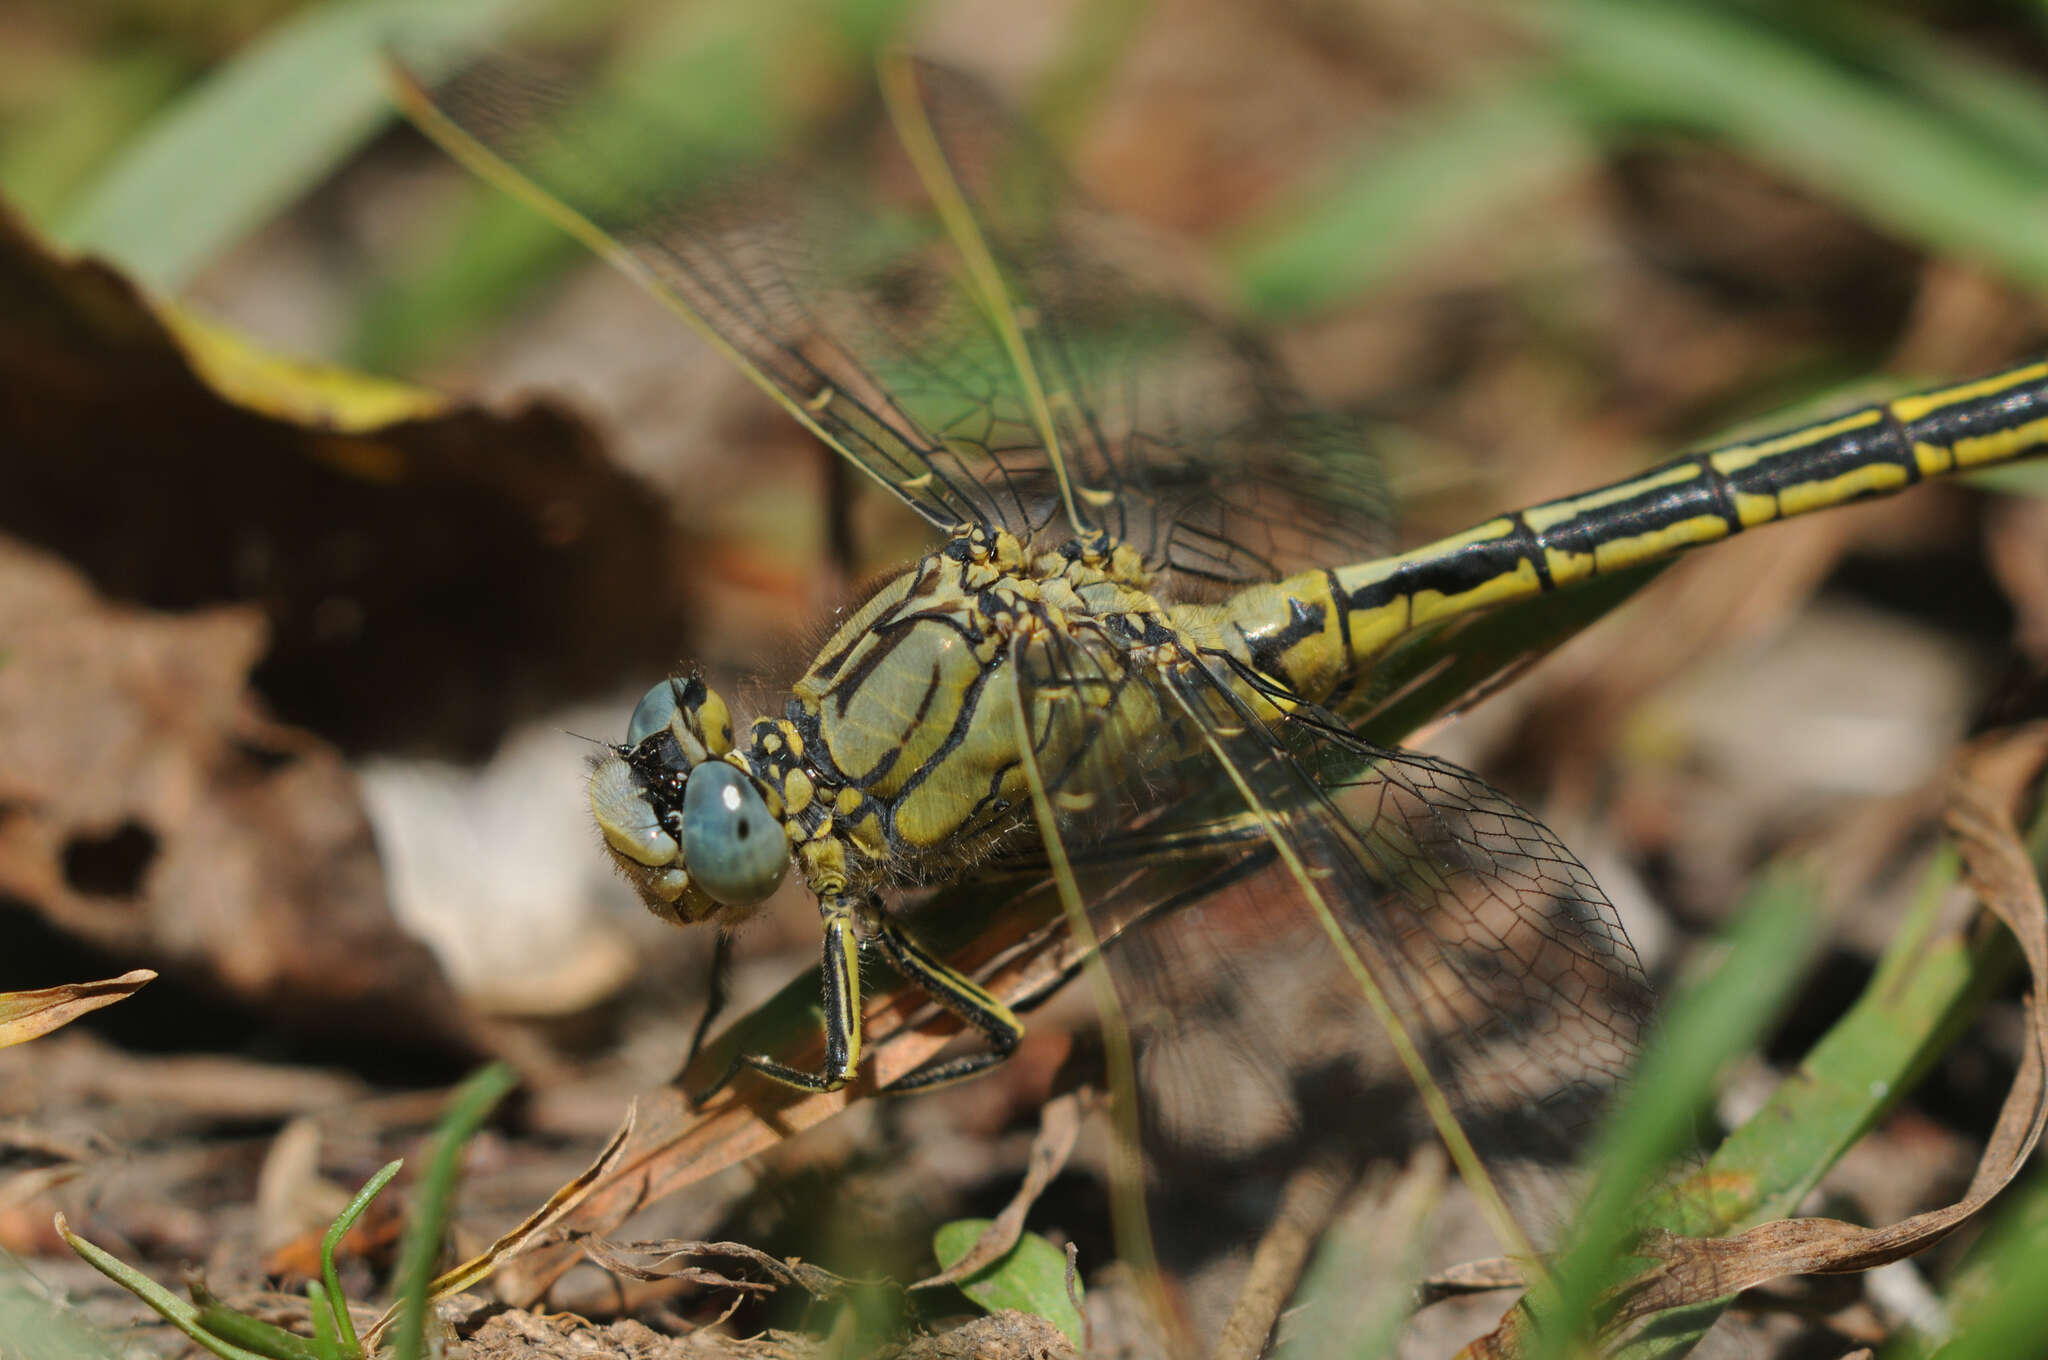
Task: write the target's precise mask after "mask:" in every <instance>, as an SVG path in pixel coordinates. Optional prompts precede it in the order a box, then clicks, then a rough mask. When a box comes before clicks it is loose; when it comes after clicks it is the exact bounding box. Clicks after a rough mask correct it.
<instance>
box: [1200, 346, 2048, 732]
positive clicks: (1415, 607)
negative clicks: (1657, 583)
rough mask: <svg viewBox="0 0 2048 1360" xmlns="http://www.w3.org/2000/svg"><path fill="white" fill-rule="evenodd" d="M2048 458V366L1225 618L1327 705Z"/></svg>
mask: <svg viewBox="0 0 2048 1360" xmlns="http://www.w3.org/2000/svg"><path fill="white" fill-rule="evenodd" d="M2044 447H2048V364H2030V365H2027V366H2025V367H2022V368H2016V369H2012V370H2010V371H2008V372H2005V373H2001V374H1996V375H1994V376H1992V377H1988V378H1982V379H1979V380H1977V381H1975V382H1969V383H1962V384H1958V385H1956V386H1953V387H1947V388H1942V389H1938V390H1936V391H1932V392H1926V393H1922V394H1919V395H1916V396H1910V397H1902V398H1899V399H1898V400H1896V401H1890V402H1883V403H1878V404H1875V405H1871V406H1866V407H1863V408H1861V409H1859V410H1855V411H1851V412H1848V413H1847V414H1845V415H1840V416H1835V417H1832V418H1830V419H1827V420H1822V421H1816V422H1814V423H1812V424H1809V425H1803V426H1800V427H1797V428H1795V429H1792V430H1788V431H1784V432H1781V433H1778V434H1774V435H1769V436H1766V437H1763V438H1759V439H1753V440H1747V441H1744V442H1741V443H1735V444H1728V445H1724V446H1722V447H1720V448H1715V449H1710V450H1707V451H1706V452H1703V453H1697V454H1691V455H1688V456H1686V457H1683V458H1678V459H1675V460H1673V461H1671V462H1669V463H1665V464H1663V465H1662V466H1659V467H1656V468H1653V469H1651V470H1650V471H1648V472H1645V473H1643V474H1641V475H1639V476H1636V477H1630V478H1627V479H1625V480H1623V481H1619V482H1615V483H1612V484H1610V485H1608V486H1604V487H1599V488H1596V489H1594V490H1592V491H1587V492H1583V493H1581V494H1579V495H1576V496H1569V497H1566V498H1564V499H1562V500H1555V501H1547V502H1545V503H1543V504H1541V505H1534V506H1531V507H1529V508H1528V509H1525V510H1519V511H1516V512H1514V513H1512V514H1507V515H1502V516H1499V517H1498V518H1495V519H1490V520H1488V521H1486V522H1485V523H1483V524H1480V525H1476V526H1474V527H1473V528H1471V529H1468V530H1466V531H1465V532H1463V533H1460V534H1454V535H1452V536H1451V537H1449V538H1445V539H1442V540H1439V541H1438V542H1435V543H1431V544H1428V545H1426V546H1424V547H1420V548H1416V549H1414V550H1412V551H1410V552H1406V553H1402V554H1400V555H1398V556H1395V557H1387V558H1381V559H1378V560H1375V561H1371V562H1361V563H1355V564H1352V565H1349V566H1342V567H1337V568H1335V569H1334V570H1319V571H1310V572H1303V573H1301V574H1299V575H1296V576H1292V577H1289V578H1288V579H1287V580H1285V581H1282V582H1280V583H1279V584H1278V586H1276V587H1255V588H1253V589H1251V590H1247V591H1245V592H1243V593H1241V594H1240V595H1238V596H1236V597H1235V598H1233V599H1232V600H1231V601H1229V602H1228V603H1226V604H1225V605H1224V606H1222V608H1221V615H1222V618H1221V621H1220V622H1221V628H1222V631H1223V633H1224V634H1225V636H1226V638H1227V640H1228V642H1229V644H1230V645H1231V646H1232V649H1233V650H1234V651H1238V652H1239V653H1240V655H1242V656H1243V657H1245V658H1246V659H1249V660H1250V661H1251V662H1252V663H1253V664H1254V665H1256V666H1258V668H1259V669H1260V670H1262V671H1264V672H1265V673H1267V674H1269V675H1272V676H1274V677H1275V678H1277V679H1280V680H1283V681H1285V682H1286V683H1288V684H1289V685H1290V686H1291V687H1292V688H1294V689H1295V690H1296V691H1297V692H1299V693H1301V694H1302V695H1304V696H1305V697H1308V698H1313V699H1320V698H1322V697H1324V696H1326V695H1327V694H1328V693H1329V692H1330V691H1331V689H1332V688H1334V687H1335V686H1336V685H1337V684H1338V683H1339V682H1340V681H1342V680H1343V679H1344V678H1345V677H1346V676H1347V675H1348V674H1350V673H1352V672H1353V671H1355V670H1357V669H1358V668H1360V667H1362V666H1365V665H1367V664H1369V663H1370V662H1371V661H1372V660H1373V659H1375V658H1376V657H1378V656H1379V655H1380V654H1381V653H1382V652H1384V651H1385V650H1386V648H1387V647H1388V646H1389V645H1391V644H1392V643H1393V642H1395V641H1396V640H1397V639H1399V638H1401V637H1402V636H1404V635H1405V634H1407V633H1410V632H1412V631H1414V630H1415V629H1417V628H1421V627H1423V626H1425V625H1428V624H1432V623H1436V622H1439V621H1441V620H1443V619H1447V618H1451V617H1454V616H1456V615H1460V614H1466V613H1471V612H1473V611H1475V610H1478V609H1483V608H1487V607H1490V606H1492V605H1496V604H1501V603H1504V602H1506V601H1509V600H1514V599H1519V598H1522V597H1525V596H1529V595H1536V594H1541V593H1543V592H1545V591H1548V590H1554V589H1557V588H1558V587H1560V586H1567V585H1572V584H1575V583H1578V582H1581V581H1585V580H1589V579H1591V578H1592V577H1595V576H1599V575H1603V574H1608V573H1612V572H1618V571H1625V570H1627V569H1629V568H1632V567H1638V566H1642V565H1644V564H1646V563H1650V562H1654V561H1657V560H1660V559H1662V558H1667V557H1670V556H1673V555H1674V554H1676V553H1679V552H1682V551H1684V550H1685V549H1687V548H1693V547H1698V546H1699V545H1701V544H1705V543H1714V542H1718V541H1720V540H1722V539H1724V538H1728V537H1730V536H1732V535H1734V534H1738V533H1741V532H1742V531H1743V530H1745V529H1753V528H1756V527H1758V526H1759V525H1763V524H1769V523H1771V522H1773V521H1775V520H1781V519H1790V518H1792V517H1793V516H1796V515H1804V514H1809V513H1811V512H1813V511H1815V510H1824V509H1828V508H1830V507H1833V506H1837V505H1842V504H1845V503H1847V502H1850V501H1854V500H1860V499H1864V498H1867V497H1872V496H1884V495H1890V494H1891V493H1893V492H1896V491H1902V490H1904V489H1906V488H1907V487H1909V486H1912V485H1914V484H1915V483H1918V482H1920V481H1924V480H1926V479H1928V478H1930V477H1940V476H1945V475H1947V474H1950V473H1954V472H1962V471H1968V470H1972V469H1976V468H1983V467H1989V466H1992V465H1994V464H1998V463H2004V462H2009V461H2011V460H2013V459H2017V458H2023V457H2027V456H2029V455H2032V454H2035V453H2038V452H2040V451H2041V450H2042V449H2043V448H2044Z"/></svg>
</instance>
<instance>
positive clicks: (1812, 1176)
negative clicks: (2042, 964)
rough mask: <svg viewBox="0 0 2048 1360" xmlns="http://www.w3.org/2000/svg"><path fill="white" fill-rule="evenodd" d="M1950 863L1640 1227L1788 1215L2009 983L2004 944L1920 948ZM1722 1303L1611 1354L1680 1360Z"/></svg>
mask: <svg viewBox="0 0 2048 1360" xmlns="http://www.w3.org/2000/svg"><path fill="white" fill-rule="evenodd" d="M1956 874H1957V858H1956V856H1955V854H1954V853H1953V852H1952V851H1944V852H1943V853H1942V854H1940V855H1939V856H1937V857H1936V860H1935V862H1934V863H1933V864H1932V865H1931V866H1930V867H1929V869H1928V871H1927V873H1926V874H1925V875H1924V876H1923V880H1922V884H1921V889H1920V893H1919V897H1918V902H1917V904H1916V908H1915V911H1914V913H1913V916H1912V918H1911V919H1909V920H1908V922H1907V923H1906V924H1905V926H1904V928H1902V929H1901V930H1900V931H1899V932H1898V934H1897V935H1896V936H1894V938H1893V940H1892V943H1891V945H1890V947H1889V948H1888V949H1887V950H1886V952H1885V956H1884V958H1883V959H1882V960H1880V962H1879V965H1878V969H1877V972H1876V973H1875V975H1874V976H1873V977H1872V978H1871V981H1870V984H1869V985H1868V986H1867V987H1865V988H1864V991H1863V995H1862V996H1861V997H1860V998H1858V1000H1857V1002H1856V1004H1855V1005H1854V1006H1852V1007H1851V1008H1850V1009H1849V1011H1848V1013H1847V1014H1846V1015H1844V1016H1843V1017H1842V1018H1841V1019H1840V1020H1839V1021H1837V1022H1836V1023H1835V1025H1834V1026H1833V1027H1832V1028H1831V1029H1830V1030H1829V1031H1828V1033H1827V1034H1826V1035H1825V1036H1824V1037H1823V1038H1822V1039H1821V1040H1820V1042H1819V1043H1818V1044H1816V1045H1815V1046H1814V1047H1813V1049H1812V1050H1811V1051H1810V1052H1809V1053H1808V1054H1807V1056H1806V1059H1805V1060H1804V1061H1803V1062H1802V1063H1801V1064H1800V1066H1799V1069H1798V1071H1797V1072H1796V1073H1795V1074H1793V1075H1792V1076H1791V1077H1789V1078H1787V1079H1786V1080H1785V1081H1783V1082H1782V1083H1780V1084H1779V1086H1778V1089H1777V1090H1776V1091H1775V1092H1773V1093H1772V1096H1771V1098H1770V1100H1768V1101H1767V1102H1766V1103H1765V1105H1764V1107H1763V1108H1762V1109H1761V1110H1759V1111H1758V1112H1757V1113H1756V1114H1755V1115H1754V1116H1752V1117H1751V1118H1750V1120H1749V1121H1748V1122H1747V1123H1745V1124H1744V1125H1743V1126H1742V1127H1741V1128H1739V1129H1737V1130H1736V1131H1735V1132H1734V1133H1732V1134H1730V1135H1729V1136H1728V1138H1727V1139H1726V1140H1725V1141H1724V1142H1723V1143H1722V1144H1721V1146H1720V1147H1719V1148H1718V1149H1716V1150H1715V1152H1714V1154H1713V1156H1712V1157H1710V1158H1709V1159H1708V1161H1707V1164H1706V1166H1705V1167H1704V1168H1703V1169H1702V1170H1701V1171H1700V1172H1699V1173H1698V1175H1697V1178H1696V1179H1695V1180H1694V1181H1693V1182H1692V1183H1691V1186H1696V1187H1704V1188H1699V1189H1692V1188H1691V1187H1689V1186H1681V1187H1679V1193H1677V1194H1676V1195H1674V1196H1672V1197H1669V1198H1668V1199H1666V1200H1664V1201H1663V1202H1662V1203H1661V1204H1660V1205H1659V1207H1658V1210H1657V1211H1654V1212H1652V1213H1651V1214H1650V1215H1648V1218H1647V1223H1646V1226H1654V1227H1663V1228H1668V1229H1670V1230H1671V1231H1674V1232H1679V1233H1688V1234H1693V1235H1710V1234H1717V1233H1726V1232H1733V1231H1740V1230H1742V1229H1745V1228H1748V1227H1751V1226H1754V1225H1756V1224H1758V1223H1763V1222H1767V1221H1769V1220H1771V1219H1776V1218H1783V1217H1786V1216H1788V1215H1790V1214H1792V1213H1794V1212H1796V1210H1797V1208H1798V1205H1799V1202H1800V1201H1801V1200H1802V1199H1804V1198H1805V1196H1806V1194H1807V1193H1808V1192H1809V1191H1810V1190H1812V1188H1813V1187H1814V1186H1815V1185H1816V1184H1818V1183H1819V1181H1820V1178H1821V1176H1822V1175H1823V1174H1825V1172H1826V1171H1827V1169H1828V1168H1829V1167H1831V1166H1833V1165H1834V1163H1835V1161H1836V1160H1837V1159H1838V1158H1839V1157H1840V1156H1841V1155H1842V1153H1843V1152H1845V1151H1846V1150H1847V1149H1848V1148H1849V1147H1850V1145H1852V1144H1853V1143H1854V1142H1855V1141H1856V1140H1857V1139H1858V1138H1860V1137H1862V1136H1863V1134H1864V1133H1865V1132H1867V1131H1868V1130H1869V1129H1870V1128H1871V1126H1872V1125H1874V1124H1875V1123H1876V1122H1877V1121H1878V1120H1879V1119H1880V1118H1882V1117H1883V1116H1884V1114H1885V1113H1886V1112H1887V1111H1889V1110H1890V1109H1891V1108H1892V1106H1893V1105H1894V1104H1895V1103H1896V1102H1897V1101H1898V1100H1899V1099H1900V1098H1901V1097H1902V1096H1904V1094H1905V1093H1906V1092H1907V1091H1908V1090H1909V1089H1911V1087H1912V1085H1913V1084H1914V1083H1915V1082H1916V1081H1918V1080H1919V1078H1920V1077H1921V1076H1922V1075H1923V1074H1924V1073H1925V1072H1926V1070H1927V1068H1928V1067H1929V1066H1930V1065H1931V1064H1932V1063H1933V1062H1934V1061H1935V1060H1936V1059H1937V1058H1938V1057H1939V1056H1940V1055H1941V1053H1942V1052H1943V1051H1945V1050H1946V1048H1947V1047H1948V1045H1949V1044H1950V1043H1951V1042H1953V1040H1954V1038H1955V1036H1956V1035H1957V1034H1958V1033H1960V1031H1961V1030H1962V1029H1963V1028H1965V1027H1966V1026H1967V1025H1968V1024H1969V1023H1970V1020H1971V1019H1972V1018H1973V1017H1974V1016H1975V1015H1976V1013H1977V1011H1978V1009H1979V1008H1980V1007H1981V1006H1982V1004H1983V1002H1984V1000H1985V999H1986V998H1987V997H1988V996H1990V995H1991V994H1993V993H1994V992H1995V991H1996V990H1997V988H1998V987H1999V986H2000V985H2002V983H2003V982H2004V981H2005V979H2006V978H2007V977H2009V976H2010V974H2011V971H2012V968H2013V967H2014V965H2015V963H2016V962H2017V957H2018V951H2017V947H2016V946H2015V945H2014V943H2013V941H2012V938H2011V936H2010V935H2008V934H2006V933H2005V932H2003V931H1994V932H1988V933H1987V934H1986V936H1985V937H1984V938H1981V939H1979V940H1977V941H1975V942H1965V941H1964V940H1962V939H1960V938H1957V937H1955V936H1944V937H1941V938H1938V939H1933V940H1930V938H1929V928H1928V927H1929V925H1930V923H1931V922H1932V920H1933V916H1934V912H1935V910H1936V908H1937V907H1938V905H1939V904H1940V902H1941V900H1942V899H1943V897H1944V896H1945V894H1946V893H1947V892H1948V890H1949V889H1950V888H1951V887H1953V885H1954V883H1955V881H1956ZM1727 1302H1728V1301H1727V1300H1725V1299H1724V1300H1718V1301H1715V1302H1712V1303H1708V1304H1703V1305H1701V1306H1699V1307H1698V1308H1695V1309H1691V1310H1687V1312H1686V1314H1685V1316H1684V1317H1683V1318H1672V1317H1670V1316H1667V1317H1665V1318H1663V1319H1660V1320H1659V1325H1658V1326H1657V1327H1656V1328H1655V1329H1654V1330H1653V1331H1652V1332H1649V1333H1646V1334H1645V1335H1644V1336H1642V1337H1639V1338H1638V1339H1636V1340H1635V1341H1634V1342H1632V1343H1631V1344H1630V1345H1629V1346H1628V1347H1627V1348H1626V1349H1624V1350H1623V1351H1622V1352H1621V1355H1622V1356H1623V1357H1626V1360H1649V1358H1651V1357H1658V1358H1660V1360H1661V1357H1668V1356H1677V1355H1683V1354H1685V1353H1686V1352H1687V1351H1689V1350H1690V1349H1691V1347H1692V1346H1693V1345H1694V1344H1695V1343H1696V1342H1697V1341H1698V1339H1699V1337H1700V1335H1701V1334H1703V1333H1704V1332H1705V1331H1706V1329H1707V1327H1709V1326H1711V1325H1712V1323H1713V1321H1714V1320H1715V1319H1716V1318H1717V1317H1718V1316H1719V1315H1720V1313H1721V1311H1722V1310H1723V1309H1724V1308H1725V1306H1726V1304H1727Z"/></svg>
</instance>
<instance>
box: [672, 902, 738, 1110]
mask: <svg viewBox="0 0 2048 1360" xmlns="http://www.w3.org/2000/svg"><path fill="white" fill-rule="evenodd" d="M731 999H732V935H731V933H730V932H728V931H723V930H721V931H719V932H718V943H717V944H716V945H714V946H712V950H711V978H710V980H709V982H708V983H707V984H706V985H705V988H704V1014H703V1015H702V1016H700V1017H698V1020H697V1029H696V1032H695V1033H693V1034H692V1035H691V1036H690V1051H689V1053H688V1055H687V1056H685V1057H684V1059H683V1070H684V1071H686V1072H687V1071H688V1070H689V1069H690V1068H692V1067H695V1066H696V1065H697V1054H698V1053H699V1052H700V1051H702V1049H703V1047H704V1036H705V1035H707V1034H709V1033H710V1032H711V1026H712V1025H714V1024H716V1023H717V1021H718V1017H719V1016H721V1015H723V1014H725V1003H726V1002H727V1001H729V1000H731ZM730 1075H731V1074H730V1073H728V1074H727V1076H728V1077H729V1076H730ZM724 1084H725V1079H724V1078H721V1079H720V1081H719V1083H718V1085H719V1086H723V1085H724ZM716 1089H717V1087H713V1088H712V1091H715V1090H716ZM712 1091H706V1092H704V1095H706V1096H708V1095H710V1094H712ZM701 1098H702V1097H700V1099H701Z"/></svg>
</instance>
